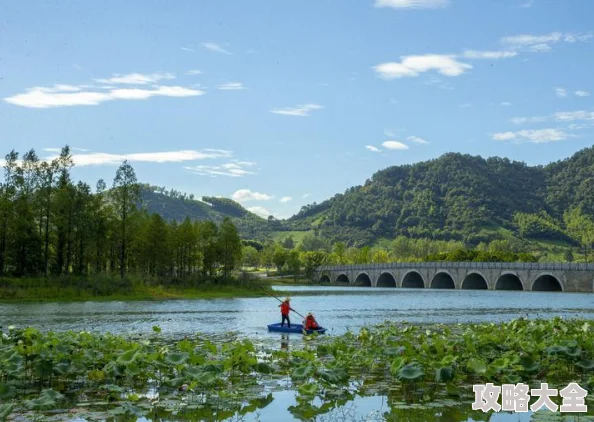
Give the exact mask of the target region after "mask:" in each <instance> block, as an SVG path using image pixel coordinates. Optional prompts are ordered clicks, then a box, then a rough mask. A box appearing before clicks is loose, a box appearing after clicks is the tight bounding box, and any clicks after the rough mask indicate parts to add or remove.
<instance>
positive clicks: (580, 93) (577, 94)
mask: <svg viewBox="0 0 594 422" xmlns="http://www.w3.org/2000/svg"><path fill="white" fill-rule="evenodd" d="M574 94H575V95H576V96H578V97H589V96H590V93H589V92H588V91H575V93H574Z"/></svg>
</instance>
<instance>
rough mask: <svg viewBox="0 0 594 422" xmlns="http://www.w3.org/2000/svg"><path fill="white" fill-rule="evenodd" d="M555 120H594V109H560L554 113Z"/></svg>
mask: <svg viewBox="0 0 594 422" xmlns="http://www.w3.org/2000/svg"><path fill="white" fill-rule="evenodd" d="M554 118H555V120H558V121H561V122H572V121H574V120H594V111H584V110H578V111H560V112H557V113H555V114H554Z"/></svg>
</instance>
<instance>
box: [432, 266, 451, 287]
mask: <svg viewBox="0 0 594 422" xmlns="http://www.w3.org/2000/svg"><path fill="white" fill-rule="evenodd" d="M431 288H432V289H455V288H456V282H455V281H454V277H452V275H451V274H450V273H449V272H448V271H445V270H440V271H438V272H437V273H436V274H435V275H434V276H433V279H432V280H431Z"/></svg>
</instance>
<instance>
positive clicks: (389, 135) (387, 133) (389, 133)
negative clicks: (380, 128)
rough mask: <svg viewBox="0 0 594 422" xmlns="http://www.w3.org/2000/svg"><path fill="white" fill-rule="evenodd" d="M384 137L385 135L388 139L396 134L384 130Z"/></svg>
mask: <svg viewBox="0 0 594 422" xmlns="http://www.w3.org/2000/svg"><path fill="white" fill-rule="evenodd" d="M384 135H386V136H387V137H388V138H393V137H395V136H396V134H395V133H394V131H392V130H390V129H385V130H384Z"/></svg>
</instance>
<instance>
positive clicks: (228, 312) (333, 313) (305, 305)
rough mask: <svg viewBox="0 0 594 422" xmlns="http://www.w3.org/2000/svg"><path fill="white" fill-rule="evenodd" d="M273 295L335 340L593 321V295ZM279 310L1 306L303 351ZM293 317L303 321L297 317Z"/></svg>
mask: <svg viewBox="0 0 594 422" xmlns="http://www.w3.org/2000/svg"><path fill="white" fill-rule="evenodd" d="M274 291H275V294H276V295H277V296H278V297H281V298H284V297H285V296H290V297H291V306H292V307H293V308H294V309H295V310H297V311H298V312H300V313H302V314H306V313H307V312H309V311H311V312H313V313H314V314H315V315H316V317H317V319H318V321H319V322H320V324H321V325H323V326H325V327H327V328H328V334H329V335H340V334H342V333H344V332H346V331H347V330H353V331H358V330H359V329H360V328H361V327H364V326H369V325H374V324H378V323H381V322H383V321H385V320H391V321H406V322H410V323H421V324H424V323H458V322H497V321H505V320H510V319H514V318H517V317H527V318H551V317H554V316H562V317H564V318H585V319H594V301H593V300H592V299H593V298H594V296H593V295H592V294H587V293H557V292H554V293H549V292H524V291H520V292H518V291H493V290H432V289H394V288H370V287H323V286H275V287H274ZM278 304H279V303H278V301H277V300H276V299H274V298H272V297H261V298H237V299H212V300H171V301H160V302H152V301H139V302H118V301H116V302H71V303H60V302H54V303H26V304H0V325H1V326H4V327H5V326H7V325H14V326H16V327H19V328H22V327H27V326H32V327H35V328H38V329H40V330H42V331H45V330H50V329H51V330H54V331H60V330H74V331H94V332H111V333H118V334H124V335H140V334H148V333H151V332H152V327H153V326H155V325H158V326H160V327H161V329H162V335H164V336H169V337H172V338H181V337H183V336H185V335H194V334H196V333H202V334H205V335H208V336H212V337H213V338H217V337H219V336H222V335H224V334H225V335H227V334H229V333H233V334H235V335H237V336H239V337H248V338H250V339H252V340H254V341H256V342H261V343H267V344H269V345H273V347H287V346H290V347H293V346H294V347H299V346H300V343H301V342H302V338H301V336H300V335H292V336H290V338H289V340H286V338H281V336H280V335H279V334H274V333H268V331H267V328H266V324H269V323H272V322H280V312H279V309H278V306H277V305H278ZM292 318H293V322H297V323H299V322H301V321H300V319H301V318H300V317H298V316H296V315H295V314H293V317H292ZM287 342H288V344H287ZM291 345H292V346H291ZM293 402H294V393H292V392H291V391H281V392H277V393H275V400H274V401H273V403H271V404H270V405H269V406H267V407H266V408H264V409H263V410H262V411H260V413H259V419H258V420H260V421H268V420H270V421H276V420H283V421H290V420H294V419H293V418H292V416H291V415H290V414H289V413H288V412H287V410H286V409H287V407H288V406H290V405H292V404H293ZM353 404H354V405H356V406H355V407H356V409H355V415H356V417H357V419H361V418H362V417H365V416H366V415H368V414H369V412H372V411H374V410H380V408H381V410H382V413H383V412H385V411H389V408H388V406H387V405H386V404H385V398H384V397H379V396H378V397H366V398H359V399H356V400H355V402H354V403H353ZM437 413H440V412H437V411H436V414H437ZM452 417H453V416H452ZM435 420H444V421H445V420H450V419H449V416H447V412H445V413H444V412H441V416H439V417H437V416H436V417H435ZM457 420H462V419H459V418H458V419H457ZM467 420H472V419H470V418H469V419H467ZM483 420H486V419H483ZM489 420H491V421H512V420H513V421H528V420H530V414H529V413H528V414H515V415H506V414H503V413H498V414H493V415H491V419H489Z"/></svg>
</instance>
